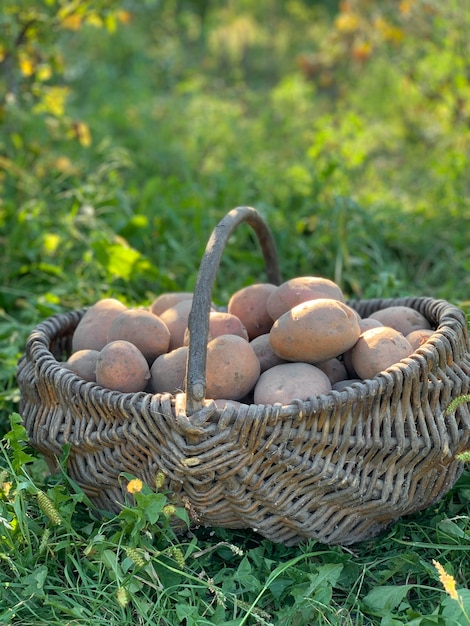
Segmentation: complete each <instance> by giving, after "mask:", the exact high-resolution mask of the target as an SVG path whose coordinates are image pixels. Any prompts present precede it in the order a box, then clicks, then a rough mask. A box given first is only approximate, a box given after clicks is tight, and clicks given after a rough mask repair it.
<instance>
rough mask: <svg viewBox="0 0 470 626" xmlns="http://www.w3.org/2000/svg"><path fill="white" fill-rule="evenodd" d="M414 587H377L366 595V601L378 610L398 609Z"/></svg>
mask: <svg viewBox="0 0 470 626" xmlns="http://www.w3.org/2000/svg"><path fill="white" fill-rule="evenodd" d="M413 587H414V585H397V586H393V585H384V586H382V587H375V588H374V589H372V590H371V591H369V593H368V594H367V595H366V597H365V598H364V603H365V604H366V605H367V606H368V607H370V608H371V609H374V610H378V611H382V610H390V609H396V608H397V606H399V604H400V603H401V602H402V601H403V599H404V598H405V597H406V594H407V593H408V592H409V591H410V589H413Z"/></svg>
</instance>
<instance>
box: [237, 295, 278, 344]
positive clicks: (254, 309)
mask: <svg viewBox="0 0 470 626" xmlns="http://www.w3.org/2000/svg"><path fill="white" fill-rule="evenodd" d="M276 290H277V286H276V285H272V284H270V283H255V284H254V285H249V286H248V287H243V289H239V290H238V291H236V292H235V293H234V294H233V295H232V297H231V298H230V300H229V302H228V309H227V310H228V312H229V313H231V314H232V315H236V316H237V317H238V318H239V319H240V320H241V322H242V324H243V325H244V327H245V328H246V330H247V332H248V337H249V338H250V339H254V338H255V337H259V335H264V334H265V333H268V332H269V331H270V330H271V326H272V325H273V319H272V317H271V316H270V315H269V313H268V311H267V309H266V303H267V301H268V298H269V296H270V295H271V294H272V293H273V292H274V291H276Z"/></svg>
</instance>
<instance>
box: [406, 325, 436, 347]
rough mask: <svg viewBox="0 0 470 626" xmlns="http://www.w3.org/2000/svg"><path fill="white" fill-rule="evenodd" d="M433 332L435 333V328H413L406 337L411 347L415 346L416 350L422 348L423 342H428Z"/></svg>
mask: <svg viewBox="0 0 470 626" xmlns="http://www.w3.org/2000/svg"><path fill="white" fill-rule="evenodd" d="M433 334H434V331H433V330H431V329H428V328H422V329H419V330H413V331H412V332H411V333H409V334H408V335H406V338H407V339H408V341H409V342H410V344H411V347H412V348H413V351H414V350H417V349H418V348H420V347H421V346H422V345H423V343H426V341H427V340H428V339H429V337H431V335H433Z"/></svg>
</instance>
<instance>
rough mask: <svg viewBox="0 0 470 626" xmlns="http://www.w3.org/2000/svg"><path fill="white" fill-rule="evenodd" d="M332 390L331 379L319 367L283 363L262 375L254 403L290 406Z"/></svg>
mask: <svg viewBox="0 0 470 626" xmlns="http://www.w3.org/2000/svg"><path fill="white" fill-rule="evenodd" d="M330 390H331V383H330V379H329V378H328V376H327V375H326V374H325V373H324V372H322V371H321V370H320V369H318V367H315V366H314V365H310V364H309V363H281V365H275V366H274V367H271V368H270V369H269V370H266V371H265V372H263V373H262V374H261V376H260V377H259V380H258V382H257V383H256V386H255V393H254V402H255V404H274V403H275V402H280V403H281V404H290V403H291V402H292V401H293V400H308V399H309V398H310V397H313V396H318V395H320V394H322V393H328V392H329V391H330Z"/></svg>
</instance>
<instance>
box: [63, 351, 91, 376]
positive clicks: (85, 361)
mask: <svg viewBox="0 0 470 626" xmlns="http://www.w3.org/2000/svg"><path fill="white" fill-rule="evenodd" d="M99 354H100V353H99V351H98V350H79V351H78V352H74V353H73V354H71V355H70V356H69V358H68V359H67V361H65V363H63V366H64V367H66V368H67V369H69V370H71V371H72V372H74V373H75V374H76V375H77V376H80V378H83V379H84V380H88V381H90V382H93V383H94V382H96V360H97V359H98V356H99Z"/></svg>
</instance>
